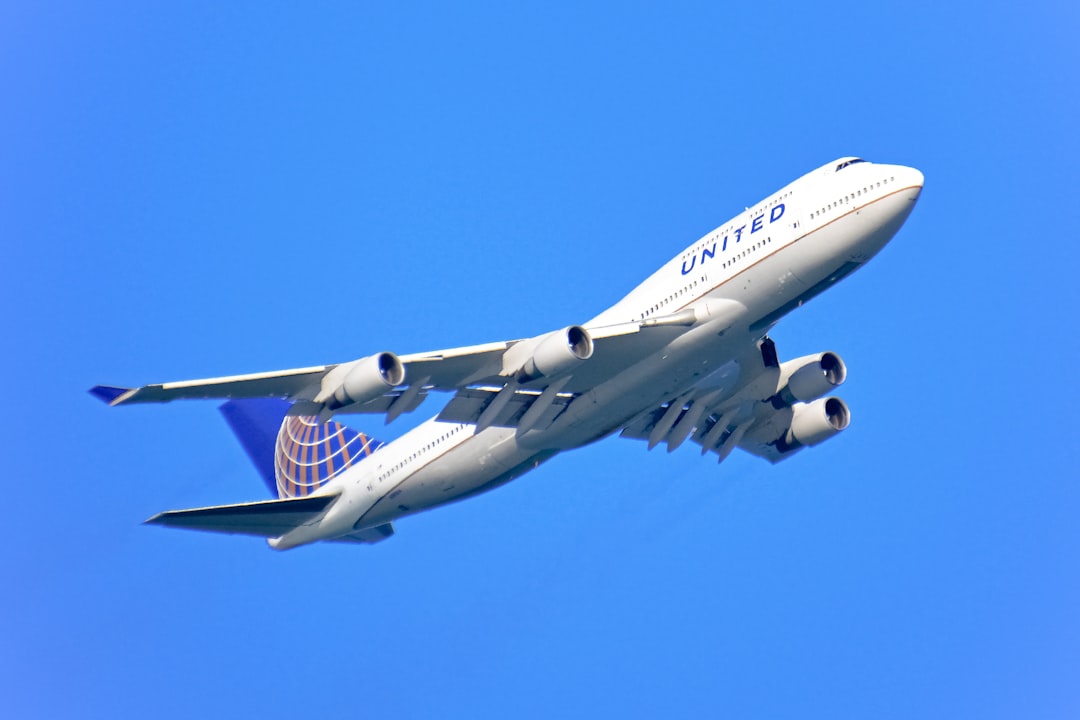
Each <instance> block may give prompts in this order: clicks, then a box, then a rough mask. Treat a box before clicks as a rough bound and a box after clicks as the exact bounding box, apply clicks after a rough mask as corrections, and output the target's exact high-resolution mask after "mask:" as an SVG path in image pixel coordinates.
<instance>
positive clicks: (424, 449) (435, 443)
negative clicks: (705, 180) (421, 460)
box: [368, 425, 465, 490]
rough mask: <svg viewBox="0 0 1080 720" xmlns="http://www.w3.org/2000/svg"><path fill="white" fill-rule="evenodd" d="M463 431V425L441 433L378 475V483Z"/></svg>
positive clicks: (369, 487)
mask: <svg viewBox="0 0 1080 720" xmlns="http://www.w3.org/2000/svg"><path fill="white" fill-rule="evenodd" d="M464 429H465V426H464V425H457V426H455V427H454V428H453V429H452V430H448V431H446V432H445V433H443V434H442V435H441V436H439V438H438V439H436V440H433V441H431V442H429V443H428V444H427V445H425V446H424V447H422V448H420V449H419V450H417V451H416V452H414V453H413V454H412V455H410V456H409V457H407V458H405V459H404V460H402V461H401V462H399V463H398V464H397V465H395V466H394V467H392V468H390V469H389V470H387V471H386V472H384V473H383V474H382V475H380V476H379V482H382V481H383V480H385V479H386V478H388V477H390V476H391V475H393V474H394V473H396V472H397V471H398V470H400V469H401V468H403V467H405V466H406V465H408V464H409V463H410V462H412V461H413V460H415V459H416V458H417V457H418V456H420V455H423V454H424V453H425V452H427V451H428V450H431V449H432V448H435V447H438V446H439V445H442V444H443V443H444V442H446V441H447V440H448V439H449V438H451V437H453V436H454V435H456V434H458V433H459V432H461V431H462V430H464ZM368 489H369V490H370V489H371V486H370V485H369V486H368Z"/></svg>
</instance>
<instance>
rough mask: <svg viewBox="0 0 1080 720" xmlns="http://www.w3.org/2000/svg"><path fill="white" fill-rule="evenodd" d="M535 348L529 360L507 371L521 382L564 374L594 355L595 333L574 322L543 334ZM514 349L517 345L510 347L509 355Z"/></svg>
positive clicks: (537, 340)
mask: <svg viewBox="0 0 1080 720" xmlns="http://www.w3.org/2000/svg"><path fill="white" fill-rule="evenodd" d="M534 347H535V349H534V350H533V351H532V354H531V355H530V356H529V357H528V359H526V360H525V361H524V362H522V363H521V364H520V365H518V367H517V369H516V370H514V371H513V372H511V373H508V374H510V375H513V376H514V379H515V380H517V382H518V383H520V384H525V383H527V382H531V381H533V380H539V379H540V378H553V377H557V376H559V375H563V374H565V373H567V372H569V371H570V370H571V369H572V368H573V367H574V366H575V365H577V364H578V363H580V362H582V361H583V360H588V359H589V358H590V357H592V354H593V340H592V336H591V335H589V331H588V330H586V329H585V328H583V327H581V326H580V325H571V326H569V327H565V328H563V329H562V330H556V331H555V332H552V333H548V334H547V335H541V336H540V337H539V338H537V339H536V341H535V345H534ZM523 349H526V348H523ZM515 350H516V348H510V351H508V355H509V353H512V352H514V351H515Z"/></svg>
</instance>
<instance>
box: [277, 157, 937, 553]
mask: <svg viewBox="0 0 1080 720" xmlns="http://www.w3.org/2000/svg"><path fill="white" fill-rule="evenodd" d="M922 183H923V178H922V174H921V173H919V171H917V170H915V169H913V168H909V167H904V166H899V165H878V164H873V163H869V162H864V161H859V160H857V159H853V158H844V159H841V160H838V161H836V162H834V163H830V164H829V165H826V166H823V167H822V168H819V169H818V170H815V171H814V172H811V173H808V174H807V175H805V176H803V177H801V178H799V179H798V180H796V181H794V182H793V183H791V184H789V185H787V186H785V187H784V188H782V189H781V190H779V191H778V192H776V193H774V194H772V195H770V196H769V197H767V198H765V199H764V200H762V201H761V202H760V203H758V204H756V205H754V206H753V207H750V208H747V209H746V210H745V211H744V212H742V213H740V214H738V215H737V216H736V217H734V218H732V219H731V220H730V221H728V222H726V223H724V224H723V225H721V226H719V227H718V228H716V229H715V230H713V231H712V232H710V233H708V234H706V235H705V236H704V237H702V238H700V239H699V240H698V241H696V242H695V243H693V244H692V245H690V246H689V247H687V248H686V249H685V250H683V251H682V252H681V253H679V254H678V255H676V256H675V257H674V258H672V259H671V260H670V261H668V262H667V263H666V264H665V265H664V266H663V267H661V268H660V269H659V270H658V271H657V272H655V273H654V274H653V275H652V276H650V277H649V278H648V279H646V280H645V282H643V283H641V284H640V285H639V286H637V287H636V288H634V290H632V291H631V292H630V293H629V294H628V295H626V296H625V297H624V298H623V299H622V300H620V301H619V302H618V303H616V304H615V305H613V306H612V307H610V308H608V309H607V310H605V311H604V312H602V313H600V314H599V315H597V316H596V317H595V318H593V319H592V320H590V321H589V322H587V323H585V324H584V327H585V328H586V329H593V328H603V327H607V326H614V325H619V324H622V323H638V324H641V325H643V326H649V325H650V324H653V327H651V329H649V332H650V333H651V334H652V337H653V338H654V341H656V340H655V339H656V338H659V340H658V341H656V342H657V347H658V350H657V351H656V352H653V353H650V354H649V355H647V356H646V357H644V358H643V359H637V360H634V361H632V362H630V363H629V364H628V365H626V366H625V367H622V368H620V369H619V370H618V371H617V372H615V373H612V374H610V376H608V377H606V378H603V379H601V380H600V381H598V382H596V383H595V384H593V385H592V387H591V389H589V390H588V391H587V392H584V393H583V394H580V395H579V396H577V397H575V398H574V399H573V402H571V403H570V404H569V405H568V406H567V407H566V409H565V411H564V412H562V413H561V414H560V415H558V417H557V418H556V419H555V421H554V422H553V423H551V424H550V425H549V426H547V427H543V429H537V430H525V431H524V432H523V431H522V429H520V428H512V427H498V426H490V427H486V428H483V429H480V430H479V431H478V429H477V426H476V425H475V424H470V423H456V422H443V421H440V420H439V419H438V418H433V419H431V420H428V421H427V422H425V423H423V424H421V425H420V426H418V427H417V428H415V429H413V430H411V431H410V432H408V433H406V434H405V435H403V436H402V437H400V438H398V439H397V440H395V441H393V442H391V443H389V444H388V445H386V446H384V447H383V448H381V449H379V450H378V451H376V452H375V453H374V454H372V456H371V457H369V458H367V459H365V460H364V461H363V462H360V463H357V464H356V465H355V466H353V467H350V468H349V469H348V470H347V471H346V472H344V473H342V474H341V475H340V476H338V477H335V478H334V479H333V480H331V481H330V482H329V483H327V485H325V486H324V487H323V488H321V489H320V490H319V493H318V494H328V493H329V494H339V497H338V499H337V501H335V502H334V504H333V505H332V506H331V507H330V509H329V510H328V511H327V512H326V514H325V515H324V516H323V517H321V518H320V519H319V520H318V521H317V522H314V523H312V524H310V525H304V526H301V527H298V528H296V529H295V530H292V531H290V532H289V533H287V534H285V535H283V536H282V537H280V538H277V539H272V540H270V544H271V546H273V547H276V548H279V549H284V548H288V547H294V546H296V545H300V544H304V543H308V542H313V541H315V540H320V539H329V538H333V537H338V536H342V535H346V534H348V533H351V532H354V531H359V530H363V529H367V528H374V527H377V526H380V525H382V524H384V523H387V522H390V521H392V520H395V519H397V518H399V517H402V516H405V515H410V514H413V513H417V512H420V511H422V510H427V509H430V508H433V507H436V506H439V505H443V504H446V503H449V502H453V501H456V500H461V499H463V498H466V497H469V496H471V495H475V494H477V493H479V492H483V491H486V490H488V489H491V488H493V487H496V486H498V485H501V484H503V483H505V482H508V481H510V480H512V479H514V478H516V477H518V476H520V475H521V474H523V473H525V472H527V471H528V470H531V469H533V468H535V467H536V466H538V465H539V464H540V463H542V462H544V461H545V460H547V459H549V458H551V457H552V456H554V455H555V454H557V453H558V452H561V451H563V450H568V449H571V448H575V447H580V446H582V445H585V444H588V443H591V442H594V441H596V440H598V439H600V438H602V437H605V436H607V435H609V434H611V433H612V432H614V431H615V430H617V429H619V428H620V427H623V426H625V425H626V424H627V423H629V422H631V421H632V420H634V418H636V417H639V416H641V415H642V413H645V412H648V411H650V410H652V409H654V408H656V407H657V406H660V405H662V404H663V403H665V402H667V401H669V400H671V399H672V398H679V397H681V396H684V395H686V396H688V397H689V394H691V393H697V394H698V395H700V394H705V395H707V396H709V397H710V398H724V397H728V396H731V395H732V394H734V393H736V392H737V391H738V390H739V389H740V388H741V387H744V386H745V385H746V384H747V383H750V382H753V380H754V376H753V375H752V374H751V373H750V372H749V371H748V370H747V368H751V367H753V366H754V363H755V361H756V358H755V357H754V356H756V355H757V354H758V353H759V350H758V345H757V343H758V342H759V341H761V340H762V339H763V338H764V337H765V336H766V333H767V332H768V331H769V329H770V328H771V327H772V326H773V325H775V323H776V322H777V321H778V320H779V319H780V318H781V317H783V316H784V315H785V314H787V313H788V312H790V311H791V310H793V309H795V308H796V307H798V306H800V305H801V304H802V303H804V302H806V301H808V300H810V299H811V298H813V297H814V296H816V295H817V294H819V293H820V292H822V291H824V290H825V289H827V288H828V287H830V286H831V285H832V284H834V283H835V282H837V281H839V280H840V279H842V278H843V277H845V276H847V275H848V274H850V273H851V272H852V271H854V270H855V269H857V268H858V267H860V266H861V265H862V264H864V263H865V262H867V261H868V260H869V259H870V258H872V257H873V256H874V255H875V254H876V253H877V252H878V251H879V250H880V249H881V248H882V247H884V246H885V244H886V243H888V241H889V240H890V239H891V238H892V237H893V236H894V235H895V234H896V232H897V230H899V228H900V226H901V225H902V224H903V223H904V221H905V220H906V219H907V217H908V215H909V214H910V213H911V210H912V208H913V207H914V204H915V201H916V200H917V199H918V196H919V193H920V191H921V188H922ZM688 312H689V313H690V315H692V316H693V318H694V320H693V321H692V322H691V321H689V320H686V319H685V318H687V317H689V316H688V315H687V313H688ZM588 362H590V361H586V363H585V364H584V365H583V367H585V368H586V370H585V372H587V365H588ZM680 407H681V404H680Z"/></svg>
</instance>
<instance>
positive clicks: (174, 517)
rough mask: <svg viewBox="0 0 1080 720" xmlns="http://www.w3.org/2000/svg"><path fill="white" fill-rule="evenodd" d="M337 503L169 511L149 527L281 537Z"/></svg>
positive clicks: (321, 499)
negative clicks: (164, 526)
mask: <svg viewBox="0 0 1080 720" xmlns="http://www.w3.org/2000/svg"><path fill="white" fill-rule="evenodd" d="M336 499H337V495H315V496H309V497H299V498H287V499H284V500H264V501H262V502H252V503H240V504H238V505H215V506H213V507H203V508H193V509H191V510H170V511H168V512H163V513H158V514H157V515H155V516H154V517H152V518H150V519H149V520H147V521H146V523H147V524H148V525H167V526H169V527H179V528H188V529H190V530H209V531H211V532H222V533H239V534H242V535H258V536H260V537H278V536H280V535H284V534H285V533H287V532H288V531H290V530H292V529H294V528H297V527H299V526H301V525H304V524H305V523H308V522H310V521H312V520H314V519H315V518H317V517H318V516H319V515H321V514H322V513H324V512H325V511H326V509H327V508H328V507H330V505H331V504H333V502H334V500H336Z"/></svg>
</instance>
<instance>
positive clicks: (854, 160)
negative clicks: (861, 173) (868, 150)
mask: <svg viewBox="0 0 1080 720" xmlns="http://www.w3.org/2000/svg"><path fill="white" fill-rule="evenodd" d="M861 162H866V161H865V160H863V159H862V158H851V159H850V160H845V161H844V162H842V163H840V164H839V165H837V166H836V172H840V171H841V170H843V169H844V168H846V167H847V166H848V165H854V164H855V163H861Z"/></svg>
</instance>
